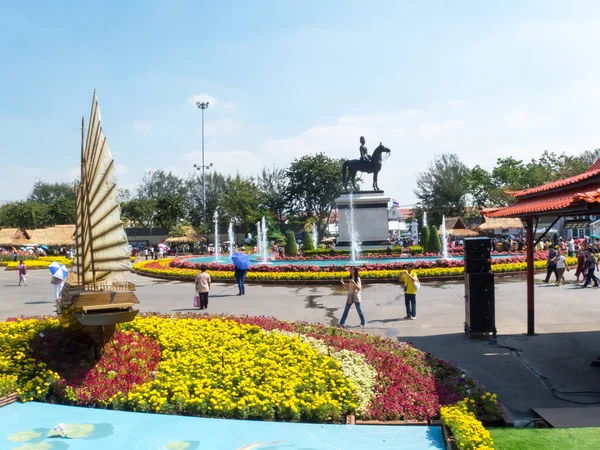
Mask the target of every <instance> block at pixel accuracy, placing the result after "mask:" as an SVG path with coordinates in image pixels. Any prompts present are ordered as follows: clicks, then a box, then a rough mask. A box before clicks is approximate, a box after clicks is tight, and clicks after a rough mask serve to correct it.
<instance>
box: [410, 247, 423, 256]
mask: <svg viewBox="0 0 600 450" xmlns="http://www.w3.org/2000/svg"><path fill="white" fill-rule="evenodd" d="M408 251H409V252H410V254H411V255H413V256H414V255H422V254H423V251H424V249H423V247H421V246H420V245H411V246H410V247H408Z"/></svg>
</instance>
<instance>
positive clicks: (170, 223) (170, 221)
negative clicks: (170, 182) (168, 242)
mask: <svg viewBox="0 0 600 450" xmlns="http://www.w3.org/2000/svg"><path fill="white" fill-rule="evenodd" d="M155 203H156V211H155V214H154V217H153V222H154V223H155V224H158V225H160V226H161V227H162V228H172V227H174V226H175V225H177V224H178V223H179V222H180V221H182V220H183V219H184V218H185V216H186V208H185V202H184V198H183V195H182V194H179V193H167V194H162V195H160V196H159V197H158V199H156V201H155Z"/></svg>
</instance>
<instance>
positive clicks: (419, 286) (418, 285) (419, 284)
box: [415, 281, 421, 291]
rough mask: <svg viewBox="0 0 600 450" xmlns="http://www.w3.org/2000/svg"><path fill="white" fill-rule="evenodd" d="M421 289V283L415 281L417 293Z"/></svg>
mask: <svg viewBox="0 0 600 450" xmlns="http://www.w3.org/2000/svg"><path fill="white" fill-rule="evenodd" d="M420 288H421V283H419V282H418V281H415V291H418V290H419V289H420Z"/></svg>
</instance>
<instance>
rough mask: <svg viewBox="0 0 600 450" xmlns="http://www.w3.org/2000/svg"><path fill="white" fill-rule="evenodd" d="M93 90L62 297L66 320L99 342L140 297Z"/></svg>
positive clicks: (134, 312) (107, 337)
mask: <svg viewBox="0 0 600 450" xmlns="http://www.w3.org/2000/svg"><path fill="white" fill-rule="evenodd" d="M100 120H101V117H100V109H99V108H98V99H97V98H96V92H95V91H94V99H93V102H92V110H91V113H90V122H89V126H88V130H87V137H86V139H85V143H84V132H83V130H84V128H83V125H84V119H83V118H82V119H81V126H82V131H81V179H80V183H79V186H77V187H76V188H75V192H76V195H77V231H76V233H75V242H76V244H75V245H76V255H75V259H74V262H73V268H72V270H71V272H70V273H69V277H68V279H67V282H66V283H65V287H64V289H63V291H62V297H61V298H60V299H59V301H58V305H57V312H58V315H59V321H60V323H61V325H62V326H63V327H65V328H67V329H70V330H72V331H83V332H85V333H87V334H88V335H90V337H91V338H92V339H93V340H94V341H95V342H96V344H98V345H103V344H104V343H106V342H108V341H109V340H110V339H111V338H112V336H113V333H114V331H115V327H116V325H117V324H118V323H121V322H129V321H131V320H133V319H134V317H135V316H136V315H137V313H138V312H139V310H137V309H134V308H135V306H136V305H137V304H139V300H138V299H137V297H136V296H135V294H134V292H133V291H135V285H134V284H133V283H130V282H128V281H127V280H126V276H127V274H128V273H129V272H130V271H131V261H130V252H129V250H128V242H127V236H126V234H125V229H124V227H123V222H121V211H120V207H119V202H118V198H117V182H116V170H115V164H114V160H113V158H112V155H111V153H110V148H109V146H108V141H107V139H106V136H105V135H104V132H103V131H102V127H101V125H100Z"/></svg>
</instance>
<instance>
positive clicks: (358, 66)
mask: <svg viewBox="0 0 600 450" xmlns="http://www.w3.org/2000/svg"><path fill="white" fill-rule="evenodd" d="M599 13H600V2H597V1H595V0H592V1H584V0H578V1H574V2H564V1H562V2H561V1H549V0H546V1H526V0H521V1H510V0H506V1H502V2H480V1H476V0H471V1H466V0H465V1H460V2H455V1H422V2H421V1H419V2H417V1H410V2H409V1H402V2H400V1H385V2H383V1H382V2H364V1H353V0H345V1H332V0H330V1H327V2H323V1H312V0H303V1H293V0H290V1H284V2H282V1H257V0H255V1H252V2H248V1H222V2H207V1H176V0H170V1H162V0H148V1H128V2H121V1H113V0H106V1H104V2H101V3H89V2H88V3H81V2H75V1H64V2H60V3H52V2H43V1H33V2H1V3H0V57H1V59H2V66H1V67H2V69H1V70H0V201H6V200H19V199H24V198H25V197H26V196H27V195H28V193H29V192H30V191H31V188H32V186H33V183H34V182H35V181H36V180H44V181H49V182H55V181H72V180H74V179H75V178H76V177H77V175H78V173H79V168H78V167H79V166H78V165H79V157H80V145H81V137H80V131H79V127H80V126H81V117H82V116H85V119H86V123H87V120H88V116H89V111H90V106H91V100H92V94H93V91H94V89H96V90H97V95H98V99H99V102H100V109H101V112H102V124H103V127H104V131H105V134H106V136H107V137H108V140H109V143H110V147H111V149H112V152H113V156H114V158H115V163H116V167H117V173H118V177H119V183H120V185H121V186H122V187H125V188H128V189H130V190H135V187H136V186H137V185H138V184H139V182H140V181H141V179H142V177H143V176H144V173H146V172H148V171H150V170H158V169H163V170H167V171H173V172H174V173H176V174H178V175H181V176H187V175H189V174H190V173H193V172H194V171H195V169H194V168H193V165H194V164H200V163H201V111H200V110H199V109H197V107H196V106H195V103H196V102H197V101H209V103H210V106H209V108H208V109H207V110H206V111H205V161H206V163H209V162H212V163H213V165H214V166H213V168H211V169H210V170H215V171H219V172H222V173H226V174H235V173H236V172H239V173H240V174H242V175H247V176H256V175H257V174H258V173H259V172H260V170H261V169H262V168H263V167H265V166H266V167H272V166H274V165H275V166H278V167H285V166H287V165H288V164H289V163H290V162H291V161H293V159H294V158H300V157H302V156H303V155H307V154H315V153H317V152H324V153H326V154H328V155H330V156H331V157H335V158H358V157H359V145H360V144H359V137H360V136H365V138H366V141H367V147H368V149H369V152H371V151H372V150H373V149H375V147H376V146H377V145H378V144H379V142H382V143H383V144H384V145H385V146H386V147H388V148H390V149H391V154H390V158H389V159H388V160H387V161H385V163H384V167H383V169H382V172H381V173H380V176H379V186H380V188H382V189H384V191H385V193H386V194H387V195H389V196H391V197H393V198H394V199H397V200H398V202H399V203H400V204H401V205H411V204H414V203H415V202H416V196H415V194H414V192H413V189H414V187H415V180H416V177H417V175H418V173H419V172H420V171H422V170H424V169H425V168H426V167H427V166H428V164H430V162H431V161H432V160H433V158H434V156H435V155H436V154H442V153H447V152H451V153H456V154H458V155H459V157H460V159H461V160H462V161H463V162H464V163H465V164H466V165H467V166H469V167H472V166H474V165H476V164H479V165H480V166H482V167H484V168H486V169H491V168H493V166H494V164H495V162H496V160H497V158H499V157H508V156H513V157H515V158H518V159H523V160H529V159H531V158H536V157H539V156H540V155H541V153H542V152H543V151H544V150H549V151H555V152H563V151H564V152H566V153H568V154H577V153H580V152H581V151H584V150H588V149H594V148H598V147H600V127H599V126H598V121H599V120H600V59H599V58H598V57H597V53H598V44H599V43H600V14H599ZM364 178H365V180H366V182H365V185H364V186H365V187H367V186H370V183H371V176H370V175H369V176H365V177H364Z"/></svg>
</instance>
